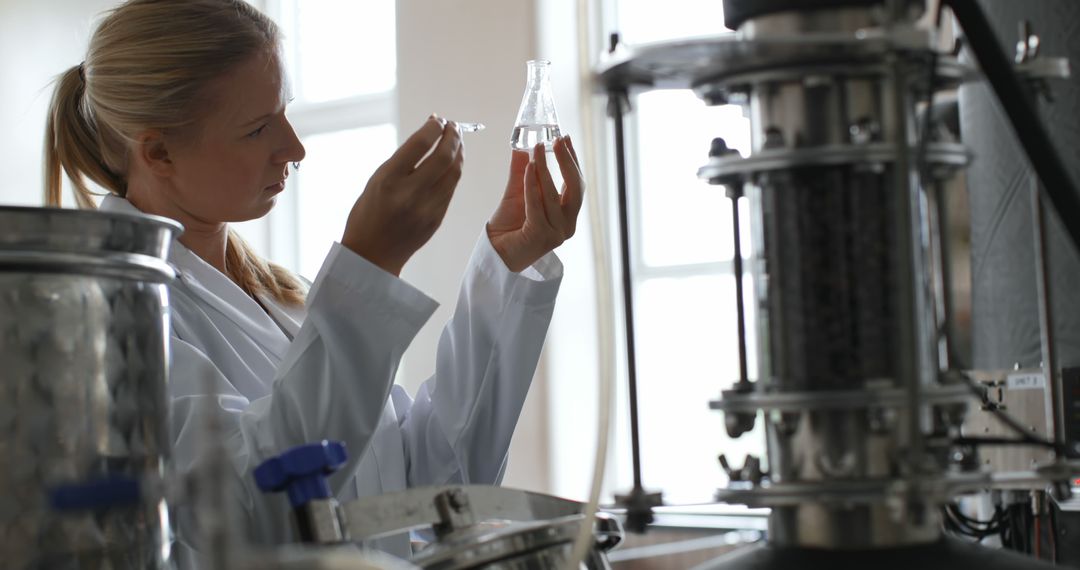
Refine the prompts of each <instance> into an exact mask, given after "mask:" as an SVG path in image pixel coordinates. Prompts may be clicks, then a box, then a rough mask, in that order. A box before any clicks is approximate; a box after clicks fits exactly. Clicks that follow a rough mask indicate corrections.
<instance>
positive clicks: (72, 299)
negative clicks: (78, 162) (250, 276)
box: [0, 208, 181, 569]
mask: <svg viewBox="0 0 1080 570" xmlns="http://www.w3.org/2000/svg"><path fill="white" fill-rule="evenodd" d="M180 229H181V228H180V227H179V226H178V225H176V224H175V223H172V222H168V221H165V220H161V219H157V218H151V217H144V216H134V215H118V214H105V213H99V212H85V211H73V210H59V209H45V208H0V363H3V367H2V369H0V458H2V460H3V462H4V464H5V468H4V469H2V470H0V489H2V493H0V552H2V553H3V557H4V562H3V566H4V567H5V568H80V569H88V568H90V569H96V568H166V567H170V562H169V547H170V542H171V531H170V522H169V514H168V508H167V506H166V504H165V502H164V500H160V501H159V500H154V501H149V504H144V505H142V506H140V507H137V508H134V507H129V508H125V509H116V510H108V511H104V512H99V513H57V512H53V511H52V510H50V508H49V506H48V505H47V500H46V498H47V492H48V490H49V489H50V488H53V487H55V486H59V485H68V484H76V483H81V482H87V481H94V480H100V479H102V478H106V477H110V476H118V475H119V476H127V477H132V478H142V477H145V476H150V477H154V476H160V475H161V474H162V472H163V467H164V462H165V461H166V459H167V458H168V456H169V437H168V433H167V427H168V426H167V422H166V418H167V413H168V409H167V404H166V399H165V386H166V373H167V359H168V352H167V340H168V332H167V327H168V294H167V289H166V283H167V282H168V281H169V280H171V279H172V278H173V277H174V273H173V271H172V270H171V269H170V268H169V266H168V265H167V264H166V262H165V258H166V256H167V252H168V248H169V246H170V244H171V243H172V239H173V238H174V237H175V235H176V234H178V233H179V231H180Z"/></svg>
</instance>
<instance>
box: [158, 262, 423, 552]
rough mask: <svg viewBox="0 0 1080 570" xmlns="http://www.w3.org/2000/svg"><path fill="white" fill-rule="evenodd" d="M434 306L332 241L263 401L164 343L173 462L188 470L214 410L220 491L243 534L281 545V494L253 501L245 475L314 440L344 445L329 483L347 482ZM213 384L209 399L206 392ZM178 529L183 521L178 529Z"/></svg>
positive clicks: (179, 341) (184, 345)
mask: <svg viewBox="0 0 1080 570" xmlns="http://www.w3.org/2000/svg"><path fill="white" fill-rule="evenodd" d="M435 307H436V304H435V302H434V301H432V300H431V299H430V298H428V297H426V296H424V295H423V294H422V293H420V292H419V291H417V290H416V289H414V288H412V287H410V286H409V285H407V284H405V283H404V282H403V281H401V280H400V279H397V278H396V277H394V276H392V275H390V274H388V273H386V272H384V271H382V270H381V269H378V268H377V267H375V266H374V265H372V264H371V263H369V262H367V261H366V260H364V259H363V258H361V257H359V256H357V255H356V254H354V253H353V252H351V251H349V250H347V249H345V248H344V247H342V246H341V245H340V244H336V245H335V246H334V248H333V249H332V250H331V253H330V255H329V256H328V257H327V259H326V261H325V263H324V264H323V267H322V269H321V270H320V273H319V276H318V277H317V278H316V280H315V283H314V285H313V286H312V290H311V291H310V293H309V296H308V317H307V320H306V321H305V322H304V324H303V326H302V327H301V329H300V331H299V333H298V334H297V336H296V338H295V339H294V340H293V342H292V344H291V345H290V348H289V350H288V352H287V353H286V355H285V357H284V358H283V360H282V362H281V364H280V365H279V367H278V369H277V373H276V375H275V379H274V385H273V390H272V392H271V395H269V396H267V397H264V398H260V399H257V400H254V401H252V402H250V404H249V403H248V402H247V400H246V399H244V397H243V396H241V395H240V394H239V392H238V391H237V390H236V389H235V387H234V386H232V385H231V384H230V383H229V381H228V380H227V379H226V378H225V376H224V375H223V374H222V373H221V372H220V371H219V370H218V369H217V368H216V367H215V366H214V364H213V363H212V362H211V361H210V359H209V358H207V356H206V355H205V354H203V353H202V352H200V351H199V349H198V348H196V347H195V346H194V345H193V344H194V341H193V342H192V343H188V342H185V341H184V340H183V338H182V337H183V334H182V333H183V323H182V322H180V323H177V326H174V331H177V335H178V336H179V338H178V336H174V337H173V340H172V366H171V376H172V378H174V379H178V380H179V381H178V382H173V383H172V385H171V388H170V392H171V394H170V396H171V399H172V406H171V411H172V434H173V438H174V450H175V452H176V456H177V457H178V458H186V459H188V460H189V463H188V464H187V465H178V467H179V469H180V470H181V472H191V471H192V470H193V469H194V461H195V458H196V457H197V453H198V450H199V449H200V441H199V438H200V434H199V426H201V425H204V422H203V419H204V416H205V414H207V413H215V414H217V415H218V417H219V419H220V424H221V426H222V430H223V432H224V433H222V434H221V437H222V438H223V441H224V443H225V446H226V448H227V449H228V454H229V456H230V459H231V461H232V464H233V468H234V469H233V472H234V473H233V474H234V475H235V481H232V482H231V485H230V490H229V493H230V494H233V495H234V498H235V499H236V501H235V503H234V504H239V505H241V506H242V508H243V509H242V510H243V515H244V517H243V518H244V519H245V520H244V521H237V522H238V523H240V524H241V525H242V526H244V527H246V529H245V530H246V534H248V538H249V539H250V540H253V541H255V542H259V543H267V542H281V541H283V540H286V539H288V538H289V535H290V533H291V531H290V525H291V516H290V514H289V513H288V512H287V508H288V507H287V504H288V501H286V500H285V499H284V498H283V497H281V496H273V497H269V496H266V495H263V494H262V493H261V492H259V491H258V489H257V488H256V486H255V482H254V477H253V476H252V471H253V470H254V469H255V467H257V466H258V465H259V464H260V463H261V462H262V461H264V460H266V459H268V458H269V457H272V456H274V455H277V454H279V453H281V452H282V451H284V450H286V449H288V448H290V447H293V446H296V445H301V444H305V443H311V442H317V441H320V440H323V439H330V440H339V441H342V442H344V443H345V445H346V447H347V449H348V454H349V462H348V463H347V464H346V465H345V466H344V467H343V468H342V469H341V470H339V471H338V473H336V474H335V475H334V476H333V477H332V478H331V479H330V484H331V489H332V490H333V491H334V493H335V494H337V493H339V492H340V491H341V490H342V489H343V488H344V486H345V485H347V484H349V483H350V482H351V480H352V477H353V476H354V474H355V472H356V467H357V465H358V463H359V461H360V458H361V457H362V456H363V454H364V451H365V449H366V447H367V446H368V444H369V442H370V440H371V437H372V434H373V433H374V431H375V428H376V426H377V425H378V421H379V417H380V415H381V413H382V410H383V407H384V406H385V405H386V401H387V397H388V395H389V393H390V388H391V386H392V385H393V379H394V375H395V373H396V370H397V366H398V362H399V360H400V358H401V355H402V354H403V352H404V351H405V348H406V347H407V346H408V345H409V343H410V342H412V339H413V337H414V336H415V334H416V332H417V331H418V330H419V329H420V327H421V326H423V324H424V322H426V321H427V319H428V318H429V317H430V316H431V314H432V312H434V310H435ZM210 384H212V385H213V386H214V395H213V396H210V395H208V394H207V388H206V386H208V385H210ZM182 526H183V524H182Z"/></svg>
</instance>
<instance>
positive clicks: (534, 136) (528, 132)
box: [510, 124, 562, 152]
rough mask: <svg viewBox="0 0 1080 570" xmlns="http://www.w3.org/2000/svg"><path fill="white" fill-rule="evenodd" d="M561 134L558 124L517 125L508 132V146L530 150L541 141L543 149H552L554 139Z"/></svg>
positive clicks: (549, 150)
mask: <svg viewBox="0 0 1080 570" xmlns="http://www.w3.org/2000/svg"><path fill="white" fill-rule="evenodd" d="M561 136H562V132H561V131H559V125H557V124H556V125H517V126H515V127H514V131H513V132H512V133H511V134H510V146H511V147H512V148H515V149H518V150H528V151H531V150H532V149H533V147H535V146H536V145H537V144H540V143H543V144H544V147H545V150H546V151H548V152H551V151H553V150H554V147H553V146H552V145H554V144H555V139H557V138H559V137H561Z"/></svg>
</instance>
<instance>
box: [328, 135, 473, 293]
mask: <svg viewBox="0 0 1080 570" xmlns="http://www.w3.org/2000/svg"><path fill="white" fill-rule="evenodd" d="M436 143H437V144H436ZM432 146H435V148H434V150H432ZM429 150H430V151H431V154H430V155H428V156H427V157H426V158H424V155H426V154H427V153H428V151H429ZM421 159H423V162H421ZM464 161H465V148H464V145H463V144H462V142H461V133H460V132H458V129H457V125H456V124H454V123H453V122H450V121H443V120H441V119H439V118H438V117H436V116H435V115H432V116H431V117H429V118H428V120H427V122H425V123H424V125H423V126H422V127H420V129H419V130H417V131H416V132H415V133H413V134H412V135H411V136H410V137H409V138H408V140H406V141H405V143H404V144H402V145H401V147H400V148H398V149H397V151H396V152H394V154H393V156H391V157H390V159H389V160H387V161H386V162H384V163H383V164H382V166H380V167H379V168H378V169H377V170H376V171H375V173H374V174H372V175H371V179H370V180H368V183H367V186H366V187H365V188H364V193H363V194H361V195H360V198H358V199H357V200H356V204H354V205H353V208H352V211H351V212H350V213H349V220H348V222H346V224H345V235H344V236H342V238H341V244H342V245H344V246H345V247H347V248H349V249H351V250H352V251H354V252H356V253H357V254H358V255H360V256H361V257H363V258H365V259H367V260H368V261H370V262H372V263H374V264H375V265H378V266H379V267H381V268H382V269H384V270H386V271H388V272H389V273H392V274H394V275H400V274H401V268H402V267H404V266H405V262H406V261H408V260H409V258H410V257H412V255H413V254H414V253H416V251H417V250H418V249H420V247H421V246H423V245H424V244H425V243H427V241H428V240H429V239H431V236H432V235H433V234H434V233H435V230H436V229H438V227H439V225H440V224H441V223H442V220H443V217H444V216H445V215H446V209H447V208H448V207H449V206H450V198H451V197H453V195H454V188H455V187H456V186H457V183H458V180H459V179H461V167H462V165H463V164H464Z"/></svg>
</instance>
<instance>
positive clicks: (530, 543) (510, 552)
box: [411, 515, 613, 570]
mask: <svg viewBox="0 0 1080 570" xmlns="http://www.w3.org/2000/svg"><path fill="white" fill-rule="evenodd" d="M583 520H584V516H583V515H572V516H569V517H562V518H559V519H554V520H549V521H538V522H531V523H502V524H500V523H488V524H483V525H477V526H473V527H469V528H467V529H463V530H461V531H458V532H455V533H451V534H449V535H447V536H444V537H442V538H441V539H440V540H439V541H438V542H436V543H434V544H432V545H431V546H429V547H428V548H427V549H425V550H423V551H421V552H420V553H419V554H417V555H416V556H414V557H413V558H412V560H411V562H412V563H413V564H416V565H418V566H420V567H421V568H425V569H430V570H466V569H473V568H477V569H478V568H485V569H489V570H534V569H535V570H540V569H549V568H566V567H567V564H568V563H569V561H570V559H571V554H572V549H573V540H574V537H575V536H577V531H578V528H579V527H580V525H581V523H582V521H583ZM605 521H606V523H605ZM597 522H598V524H613V519H609V518H604V517H598V518H597ZM579 568H581V569H583V570H584V569H588V570H606V569H608V568H610V565H609V564H608V562H607V559H606V558H605V557H604V555H603V552H602V551H601V550H600V549H599V548H592V549H590V551H589V553H588V555H587V556H586V558H585V560H584V561H583V562H582V563H581V565H580V566H579Z"/></svg>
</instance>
